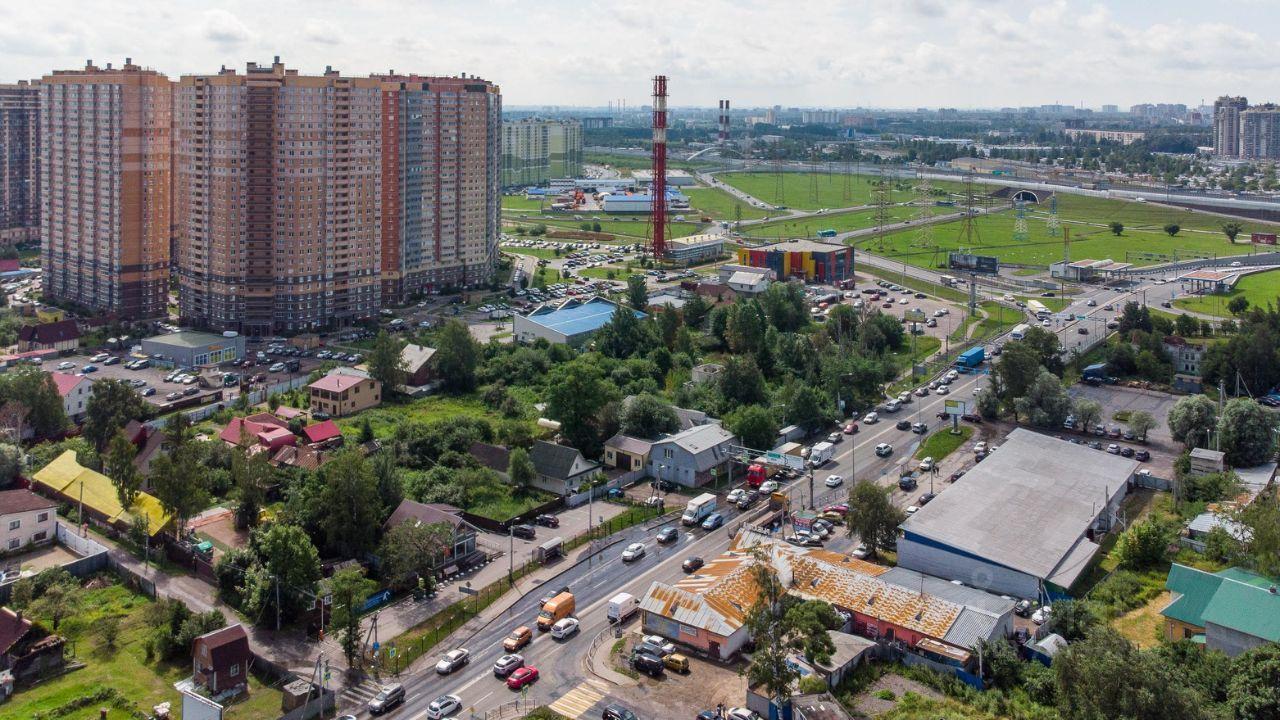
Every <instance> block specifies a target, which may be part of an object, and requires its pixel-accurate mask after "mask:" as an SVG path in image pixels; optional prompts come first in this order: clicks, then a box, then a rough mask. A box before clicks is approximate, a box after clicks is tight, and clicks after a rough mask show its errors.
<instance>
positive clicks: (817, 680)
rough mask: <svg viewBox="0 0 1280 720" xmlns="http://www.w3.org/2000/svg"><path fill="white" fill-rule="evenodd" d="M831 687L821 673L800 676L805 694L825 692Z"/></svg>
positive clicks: (801, 688) (802, 690)
mask: <svg viewBox="0 0 1280 720" xmlns="http://www.w3.org/2000/svg"><path fill="white" fill-rule="evenodd" d="M829 689H830V688H828V687H827V682H826V681H825V680H823V679H822V676H821V675H805V676H804V677H802V678H800V692H801V694H804V695H811V694H817V693H824V692H826V691H827V690H829Z"/></svg>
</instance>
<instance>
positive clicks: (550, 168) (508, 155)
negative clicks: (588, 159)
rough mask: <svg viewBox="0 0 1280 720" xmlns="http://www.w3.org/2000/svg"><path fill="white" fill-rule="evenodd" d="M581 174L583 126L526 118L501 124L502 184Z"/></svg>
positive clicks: (525, 182)
mask: <svg viewBox="0 0 1280 720" xmlns="http://www.w3.org/2000/svg"><path fill="white" fill-rule="evenodd" d="M581 175H582V123H580V122H578V121H577V120H543V119H541V118H523V119H521V120H514V121H511V122H505V123H503V124H502V185H503V187H513V186H519V185H538V184H541V183H545V182H546V181H548V180H550V179H551V178H562V177H580V176H581Z"/></svg>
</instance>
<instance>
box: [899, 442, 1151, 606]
mask: <svg viewBox="0 0 1280 720" xmlns="http://www.w3.org/2000/svg"><path fill="white" fill-rule="evenodd" d="M1137 467H1138V462H1137V461H1135V460H1127V459H1124V458H1121V457H1120V456H1118V455H1111V454H1108V453H1100V452H1097V451H1095V450H1091V449H1090V448H1088V447H1087V446H1084V445H1075V444H1073V443H1069V442H1067V441H1065V440H1058V439H1056V438H1053V437H1049V436H1047V435H1041V434H1039V433H1035V432H1032V431H1030V430H1026V429H1023V428H1017V429H1015V430H1014V431H1013V432H1012V433H1010V434H1009V436H1008V437H1007V438H1006V440H1005V442H1004V443H1003V444H1001V445H1000V449H999V450H997V451H996V452H993V453H991V454H990V455H989V456H988V457H987V458H986V459H985V460H983V461H982V463H980V464H979V465H977V466H975V467H974V468H973V469H972V470H970V471H969V472H967V473H966V474H965V476H964V480H963V481H962V482H958V483H956V484H955V485H952V486H951V487H949V488H947V491H946V492H943V493H939V495H938V497H937V498H935V499H934V500H933V501H932V502H930V503H929V504H928V505H925V506H924V507H922V508H920V511H919V512H917V513H915V514H914V515H912V516H911V517H909V518H907V520H906V522H904V523H903V524H902V532H903V537H902V539H901V540H900V541H899V542H898V565H899V567H902V568H906V569H909V570H917V571H919V572H922V573H926V574H929V575H936V576H938V577H941V578H946V579H950V580H958V581H960V582H963V583H965V584H966V585H971V586H973V587H978V588H983V589H986V590H990V591H992V592H996V593H1002V594H1007V595H1013V596H1017V597H1022V598H1042V599H1043V598H1046V597H1048V598H1053V597H1061V596H1064V595H1065V594H1066V592H1067V590H1068V589H1069V588H1070V587H1071V586H1072V584H1073V583H1074V582H1075V581H1076V579H1077V578H1079V577H1080V574H1081V573H1082V572H1083V571H1084V570H1085V568H1086V567H1087V566H1088V565H1089V562H1090V560H1092V559H1093V556H1094V555H1095V554H1096V553H1097V551H1098V549H1099V545H1098V543H1097V541H1096V539H1097V538H1099V536H1100V535H1102V534H1105V533H1106V532H1107V531H1109V530H1110V529H1111V528H1112V527H1113V525H1114V523H1115V516H1116V513H1117V511H1118V510H1119V506H1120V503H1121V501H1122V500H1124V497H1125V494H1126V491H1127V488H1128V482H1129V480H1130V479H1131V478H1132V477H1133V474H1134V472H1135V471H1136V470H1137Z"/></svg>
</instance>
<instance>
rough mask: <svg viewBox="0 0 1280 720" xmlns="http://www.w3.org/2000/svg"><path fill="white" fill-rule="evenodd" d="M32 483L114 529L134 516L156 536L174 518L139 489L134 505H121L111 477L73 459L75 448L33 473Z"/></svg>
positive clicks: (42, 490)
mask: <svg viewBox="0 0 1280 720" xmlns="http://www.w3.org/2000/svg"><path fill="white" fill-rule="evenodd" d="M31 479H32V481H33V482H32V487H33V488H35V489H36V490H39V491H41V492H43V493H47V494H48V495H50V496H52V497H53V498H55V499H57V500H59V501H61V502H65V503H71V504H74V505H77V506H79V505H80V504H83V505H84V509H85V513H86V517H87V518H88V519H89V520H92V521H94V522H98V523H101V524H104V525H109V526H111V527H114V528H116V529H117V530H125V531H127V530H128V529H129V526H130V525H131V524H132V523H133V520H134V518H135V517H141V518H143V519H144V520H145V521H146V524H147V533H148V534H149V535H150V536H151V537H155V536H156V535H158V534H159V533H160V532H161V531H163V530H165V529H167V528H168V527H169V525H170V523H172V522H173V516H171V515H170V514H169V513H168V512H166V511H165V509H164V508H163V507H161V505H160V501H159V500H156V499H155V497H153V496H152V495H150V494H149V493H146V492H141V493H138V498H137V500H135V501H134V503H133V506H132V507H130V508H128V509H126V508H124V507H122V506H121V505H120V499H119V497H118V496H117V494H116V488H115V485H114V484H112V482H111V478H109V477H107V476H106V475H103V474H102V473H100V472H96V471H94V470H90V469H89V468H86V467H84V466H83V465H81V464H80V463H79V462H77V460H76V451H75V450H67V451H65V452H63V453H62V454H61V455H59V456H58V457H56V458H54V459H53V461H52V462H50V463H49V464H48V465H46V466H44V467H43V468H42V469H41V470H40V471H39V472H37V473H35V475H33V476H32V478H31Z"/></svg>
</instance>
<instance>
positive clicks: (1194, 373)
mask: <svg viewBox="0 0 1280 720" xmlns="http://www.w3.org/2000/svg"><path fill="white" fill-rule="evenodd" d="M1162 345H1163V346H1164V351H1165V353H1167V354H1168V355H1169V359H1170V361H1172V362H1173V389H1174V390H1177V391H1179V392H1185V393H1198V392H1200V391H1201V388H1202V386H1203V384H1204V377H1203V376H1202V375H1201V373H1200V364H1201V363H1202V362H1203V361H1204V355H1205V352H1206V348H1207V346H1206V345H1199V344H1195V343H1189V342H1187V341H1186V340H1184V339H1183V338H1180V337H1178V336H1176V335H1167V336H1165V338H1164V342H1163V343H1162Z"/></svg>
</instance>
